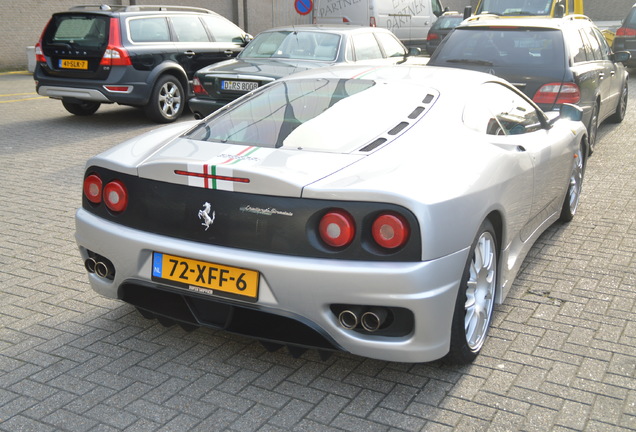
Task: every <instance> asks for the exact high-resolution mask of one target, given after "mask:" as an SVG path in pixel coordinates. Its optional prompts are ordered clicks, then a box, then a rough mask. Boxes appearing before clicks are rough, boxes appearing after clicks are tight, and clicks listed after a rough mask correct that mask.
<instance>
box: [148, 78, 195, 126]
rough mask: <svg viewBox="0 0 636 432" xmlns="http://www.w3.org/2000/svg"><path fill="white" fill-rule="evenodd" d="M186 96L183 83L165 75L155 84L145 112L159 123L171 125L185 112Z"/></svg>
mask: <svg viewBox="0 0 636 432" xmlns="http://www.w3.org/2000/svg"><path fill="white" fill-rule="evenodd" d="M184 102H185V96H184V93H183V86H182V85H181V82H180V81H179V80H178V79H177V78H175V77H174V76H172V75H164V76H162V77H161V78H159V80H157V82H156V83H155V87H154V88H153V90H152V94H151V95H150V101H148V105H146V106H145V108H144V111H145V112H146V115H147V116H148V118H149V119H150V120H152V121H154V122H157V123H170V122H173V121H175V120H176V119H178V118H179V116H180V115H181V113H182V112H183V108H184Z"/></svg>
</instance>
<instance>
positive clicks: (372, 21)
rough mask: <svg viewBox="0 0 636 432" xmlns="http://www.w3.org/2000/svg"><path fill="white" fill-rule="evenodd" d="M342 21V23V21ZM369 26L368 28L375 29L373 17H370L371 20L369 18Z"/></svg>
mask: <svg viewBox="0 0 636 432" xmlns="http://www.w3.org/2000/svg"><path fill="white" fill-rule="evenodd" d="M343 21H344V20H343ZM347 21H349V20H347ZM369 26H370V27H376V24H375V17H374V16H372V17H371V18H369Z"/></svg>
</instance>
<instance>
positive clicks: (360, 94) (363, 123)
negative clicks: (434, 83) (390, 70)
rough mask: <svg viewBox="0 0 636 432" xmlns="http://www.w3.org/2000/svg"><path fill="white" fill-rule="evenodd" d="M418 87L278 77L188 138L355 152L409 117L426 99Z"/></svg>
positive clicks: (201, 125) (212, 118)
mask: <svg viewBox="0 0 636 432" xmlns="http://www.w3.org/2000/svg"><path fill="white" fill-rule="evenodd" d="M416 90H417V88H416V87H414V85H413V83H412V82H411V83H409V82H407V81H404V82H402V81H398V82H395V83H391V84H385V83H376V82H375V81H371V80H364V79H337V78H333V79H298V80H290V81H278V82H275V83H274V84H272V85H270V86H268V87H265V88H263V90H261V91H257V92H255V93H253V94H252V95H250V96H247V97H246V98H244V99H242V102H239V103H238V104H235V105H231V106H229V107H228V108H227V109H226V110H225V111H221V112H219V113H218V114H216V115H213V116H211V117H209V118H208V119H206V120H205V121H204V122H202V123H201V124H200V125H199V126H198V127H196V128H195V129H193V130H192V131H191V132H189V133H188V134H186V135H185V137H186V138H190V139H193V140H197V141H211V142H223V143H232V144H241V145H254V146H259V147H269V148H285V149H294V150H309V151H318V152H331V153H350V152H352V151H354V150H356V149H358V148H360V147H362V146H363V145H365V144H367V143H369V142H371V141H372V140H374V139H375V138H377V137H378V135H380V134H382V133H384V132H386V130H387V129H388V128H391V127H393V126H395V124H398V123H399V122H400V120H399V119H402V120H403V119H404V118H406V117H407V116H408V115H409V113H411V112H412V111H413V108H414V107H416V106H417V105H418V104H420V103H421V100H422V92H420V91H416ZM378 101H381V105H380V104H379V103H378ZM380 108H381V109H380Z"/></svg>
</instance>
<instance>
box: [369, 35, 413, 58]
mask: <svg viewBox="0 0 636 432" xmlns="http://www.w3.org/2000/svg"><path fill="white" fill-rule="evenodd" d="M375 36H376V37H377V38H378V41H379V42H380V45H381V46H382V48H383V49H384V53H385V54H386V56H387V57H404V56H405V55H406V50H405V49H404V47H403V46H402V44H401V43H400V41H398V40H397V39H396V38H395V37H394V36H393V35H390V34H388V33H377V34H376V35H375Z"/></svg>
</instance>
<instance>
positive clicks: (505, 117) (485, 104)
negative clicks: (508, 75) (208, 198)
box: [462, 82, 542, 135]
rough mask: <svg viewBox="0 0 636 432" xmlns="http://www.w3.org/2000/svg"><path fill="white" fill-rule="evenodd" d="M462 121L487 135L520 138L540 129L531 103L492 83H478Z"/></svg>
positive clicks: (540, 126) (537, 116)
mask: <svg viewBox="0 0 636 432" xmlns="http://www.w3.org/2000/svg"><path fill="white" fill-rule="evenodd" d="M462 119H463V121H464V124H465V125H466V126H467V127H469V128H471V129H473V130H475V131H477V132H480V133H483V134H487V135H520V134H524V133H528V132H534V131H537V130H539V129H541V128H542V125H541V121H540V118H539V113H538V112H537V110H536V108H535V107H534V106H533V105H532V104H530V103H529V102H528V101H527V100H526V99H525V98H524V97H523V96H521V95H520V94H518V93H516V92H515V91H513V90H511V89H509V88H508V87H506V86H504V85H502V84H500V83H495V82H490V83H485V84H482V85H481V86H480V87H479V88H477V89H476V90H475V92H474V93H473V94H472V95H471V96H469V98H468V101H467V102H466V105H465V106H464V112H463V117H462Z"/></svg>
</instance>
